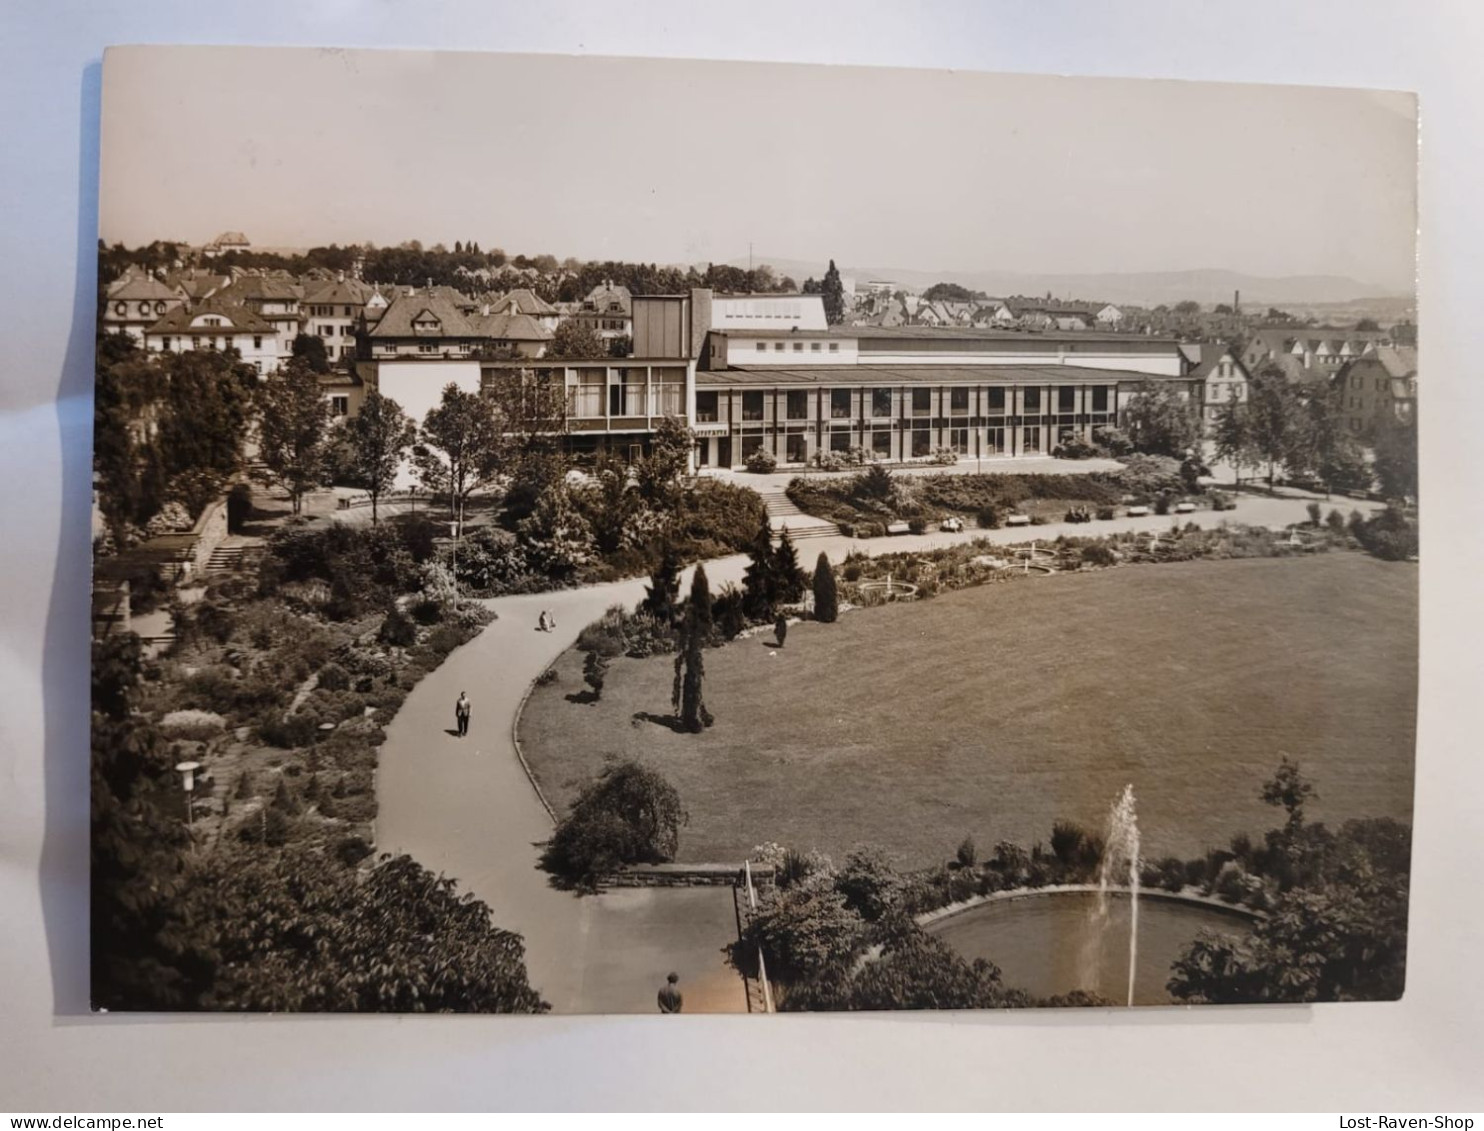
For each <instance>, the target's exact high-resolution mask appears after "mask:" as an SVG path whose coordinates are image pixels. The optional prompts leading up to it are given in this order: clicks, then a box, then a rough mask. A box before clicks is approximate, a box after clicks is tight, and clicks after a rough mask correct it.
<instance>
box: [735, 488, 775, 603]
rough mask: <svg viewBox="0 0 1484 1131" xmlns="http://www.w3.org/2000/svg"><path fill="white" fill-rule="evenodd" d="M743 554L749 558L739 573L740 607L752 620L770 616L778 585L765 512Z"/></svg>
mask: <svg viewBox="0 0 1484 1131" xmlns="http://www.w3.org/2000/svg"><path fill="white" fill-rule="evenodd" d="M747 556H748V557H749V558H750V559H751V560H750V561H749V562H748V563H747V569H746V570H745V571H744V572H743V574H742V611H743V612H744V613H746V614H747V616H748V617H749V618H751V619H752V620H756V621H766V620H771V619H772V618H773V606H774V604H776V603H777V600H778V586H777V581H776V575H775V573H774V561H773V528H772V527H771V526H770V525H769V523H768V516H767V515H766V514H765V515H763V522H762V525H761V526H760V527H758V532H757V534H756V535H754V536H753V539H752V545H750V546H749V547H748V548H747Z"/></svg>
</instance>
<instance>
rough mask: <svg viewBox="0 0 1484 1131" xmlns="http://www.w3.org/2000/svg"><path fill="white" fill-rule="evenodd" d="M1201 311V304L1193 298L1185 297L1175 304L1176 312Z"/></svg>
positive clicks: (1190, 312) (1192, 312) (1196, 312)
mask: <svg viewBox="0 0 1484 1131" xmlns="http://www.w3.org/2000/svg"><path fill="white" fill-rule="evenodd" d="M1200 312H1201V304H1200V303H1198V302H1196V301H1195V299H1192V298H1187V299H1183V300H1181V301H1180V302H1177V303H1176V304H1175V313H1176V314H1199V313H1200Z"/></svg>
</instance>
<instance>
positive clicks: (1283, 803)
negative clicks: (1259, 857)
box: [1262, 757, 1318, 829]
mask: <svg viewBox="0 0 1484 1131" xmlns="http://www.w3.org/2000/svg"><path fill="white" fill-rule="evenodd" d="M1317 797H1318V794H1317V793H1316V792H1315V789H1314V785H1313V783H1312V782H1310V781H1309V780H1308V779H1307V778H1305V777H1304V775H1303V774H1302V773H1300V772H1299V766H1298V763H1297V762H1290V761H1289V760H1288V758H1287V757H1285V758H1284V759H1283V760H1282V761H1281V762H1280V763H1279V764H1278V769H1277V771H1276V772H1275V773H1274V774H1273V776H1272V777H1271V778H1270V779H1268V780H1267V781H1266V782H1264V783H1263V787H1262V800H1263V802H1264V804H1267V805H1273V806H1276V807H1278V808H1281V809H1282V810H1283V811H1284V812H1285V813H1286V814H1287V815H1288V824H1287V827H1288V828H1290V829H1297V828H1301V827H1302V826H1303V823H1304V806H1305V805H1306V804H1307V803H1308V802H1310V801H1313V800H1316V799H1317Z"/></svg>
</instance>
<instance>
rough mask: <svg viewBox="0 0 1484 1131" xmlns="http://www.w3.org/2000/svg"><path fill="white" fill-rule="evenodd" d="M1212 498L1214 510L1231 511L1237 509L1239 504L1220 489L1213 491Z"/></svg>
mask: <svg viewBox="0 0 1484 1131" xmlns="http://www.w3.org/2000/svg"><path fill="white" fill-rule="evenodd" d="M1210 498H1211V509H1212V510H1213V511H1229V510H1235V509H1236V506H1237V504H1236V503H1235V502H1233V501H1232V499H1231V498H1230V497H1229V496H1227V495H1223V494H1222V493H1221V492H1220V491H1212V492H1211V495H1210Z"/></svg>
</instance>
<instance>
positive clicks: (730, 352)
mask: <svg viewBox="0 0 1484 1131" xmlns="http://www.w3.org/2000/svg"><path fill="white" fill-rule="evenodd" d="M780 344H781V345H782V346H783V348H782V349H779V348H778V346H779V345H780ZM759 345H764V346H766V347H767V348H766V349H759V348H758V346H759ZM795 346H798V347H799V348H798V349H795V348H794V347H795ZM815 346H818V347H819V349H817V350H816V349H815V348H814V347H815ZM831 346H834V347H835V349H833V350H831V349H830V347H831ZM860 360H861V357H860V351H859V348H858V346H857V344H856V341H855V339H854V338H798V337H793V336H791V335H790V334H789V333H788V332H787V331H786V330H785V331H783V332H781V333H775V334H767V333H759V334H757V335H751V334H740V333H737V332H735V331H732V332H729V333H728V334H727V364H728V365H747V366H752V365H782V366H795V365H855V364H857V363H858V362H859V361H860Z"/></svg>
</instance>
